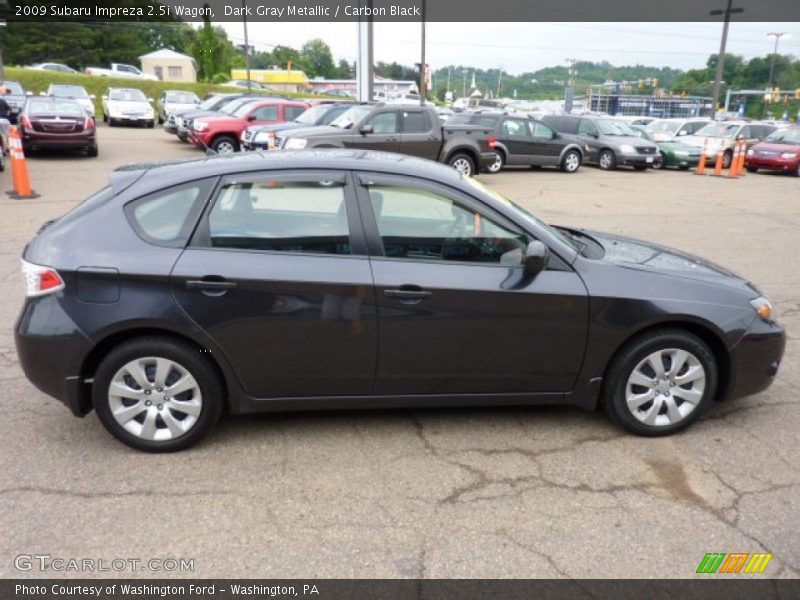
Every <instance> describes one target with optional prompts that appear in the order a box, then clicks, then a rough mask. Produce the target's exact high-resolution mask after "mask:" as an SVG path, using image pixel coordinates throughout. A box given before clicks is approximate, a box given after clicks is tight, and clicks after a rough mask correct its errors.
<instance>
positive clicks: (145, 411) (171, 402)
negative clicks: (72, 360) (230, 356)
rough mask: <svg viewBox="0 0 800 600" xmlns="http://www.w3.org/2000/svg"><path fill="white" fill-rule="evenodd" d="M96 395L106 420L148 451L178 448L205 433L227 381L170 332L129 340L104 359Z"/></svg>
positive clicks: (124, 440)
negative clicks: (171, 335) (169, 336)
mask: <svg viewBox="0 0 800 600" xmlns="http://www.w3.org/2000/svg"><path fill="white" fill-rule="evenodd" d="M92 398H93V402H94V408H95V410H96V411H97V416H98V417H99V418H100V421H101V423H102V424H103V426H104V427H105V428H106V429H107V430H108V431H109V432H110V433H111V434H112V435H113V436H114V437H116V438H117V439H118V440H119V441H121V442H122V443H124V444H127V445H128V446H131V447H132V448H136V449H137V450H141V451H144V452H174V451H177V450H183V449H185V448H188V447H189V446H191V445H193V444H195V443H196V442H197V441H198V440H200V439H201V438H202V437H203V436H205V435H206V434H207V433H208V432H209V431H210V430H211V428H212V427H213V426H214V424H215V423H216V422H217V419H219V416H220V413H221V412H222V402H223V386H222V383H221V381H220V377H219V376H218V375H217V370H216V368H215V366H214V365H213V364H212V363H211V361H210V359H208V358H207V357H205V356H203V355H202V354H201V353H200V352H199V350H198V349H197V348H194V347H192V346H191V345H189V344H186V343H183V342H179V341H176V340H171V339H168V338H159V337H147V338H139V339H134V340H131V341H129V342H125V343H123V344H121V345H120V346H117V347H116V348H114V349H113V350H112V351H111V352H109V354H108V355H107V356H106V357H105V358H104V359H103V360H102V362H101V363H100V365H99V366H98V368H97V372H96V373H95V377H94V385H93V392H92Z"/></svg>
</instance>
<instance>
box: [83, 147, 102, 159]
mask: <svg viewBox="0 0 800 600" xmlns="http://www.w3.org/2000/svg"><path fill="white" fill-rule="evenodd" d="M99 153H100V148H98V146H97V144H94V145H93V146H89V147H88V148H86V156H89V157H91V158H94V157H95V156H97V155H98V154H99Z"/></svg>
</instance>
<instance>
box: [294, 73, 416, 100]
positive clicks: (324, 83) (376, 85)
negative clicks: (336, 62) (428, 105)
mask: <svg viewBox="0 0 800 600" xmlns="http://www.w3.org/2000/svg"><path fill="white" fill-rule="evenodd" d="M309 83H310V85H311V91H312V92H316V93H324V92H331V91H333V90H343V91H345V92H348V93H349V94H350V95H351V96H355V95H356V93H357V92H356V90H357V83H356V80H355V79H325V78H324V77H315V78H314V79H312V80H311V81H310V82H309ZM372 90H373V91H374V92H390V93H392V94H416V93H417V82H416V81H400V80H394V79H384V78H383V77H378V76H375V78H374V79H373V81H372Z"/></svg>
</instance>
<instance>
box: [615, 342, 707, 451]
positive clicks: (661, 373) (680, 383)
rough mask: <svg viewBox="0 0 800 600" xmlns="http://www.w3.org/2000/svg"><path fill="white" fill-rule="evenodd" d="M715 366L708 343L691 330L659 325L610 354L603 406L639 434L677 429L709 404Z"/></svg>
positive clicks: (622, 423)
mask: <svg viewBox="0 0 800 600" xmlns="http://www.w3.org/2000/svg"><path fill="white" fill-rule="evenodd" d="M717 379H718V367H717V362H716V359H715V358H714V354H713V353H712V352H711V350H710V348H709V347H708V345H707V344H706V343H705V342H704V341H703V340H701V339H700V338H699V337H697V336H695V335H694V334H692V333H689V332H687V331H683V330H680V329H664V330H659V331H654V332H651V333H647V334H645V335H643V336H640V337H639V338H636V339H634V340H633V341H632V342H630V343H629V344H628V345H626V346H625V347H624V348H623V349H622V351H621V352H620V353H619V354H618V356H617V357H616V358H615V359H614V361H613V363H612V364H611V367H610V369H609V372H608V373H607V378H606V381H605V384H604V388H603V398H602V401H603V405H604V407H605V409H606V412H607V413H608V414H609V416H610V417H611V419H612V420H613V421H614V422H615V423H617V424H618V425H620V426H621V427H623V428H625V429H627V430H628V431H631V432H633V433H635V434H637V435H642V436H650V437H653V436H662V435H669V434H672V433H676V432H678V431H680V430H682V429H684V428H685V427H688V426H689V425H690V424H691V423H693V422H694V421H695V420H696V419H697V418H698V417H699V416H700V415H701V414H702V413H703V411H705V410H706V409H707V408H708V407H709V405H710V404H711V402H712V400H713V398H714V395H715V393H716V389H717Z"/></svg>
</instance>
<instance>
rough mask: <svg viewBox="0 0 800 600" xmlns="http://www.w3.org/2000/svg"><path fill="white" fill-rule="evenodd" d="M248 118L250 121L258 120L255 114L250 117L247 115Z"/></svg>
mask: <svg viewBox="0 0 800 600" xmlns="http://www.w3.org/2000/svg"><path fill="white" fill-rule="evenodd" d="M247 120H248V121H255V120H256V116H255V115H250V116H249V117H247Z"/></svg>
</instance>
